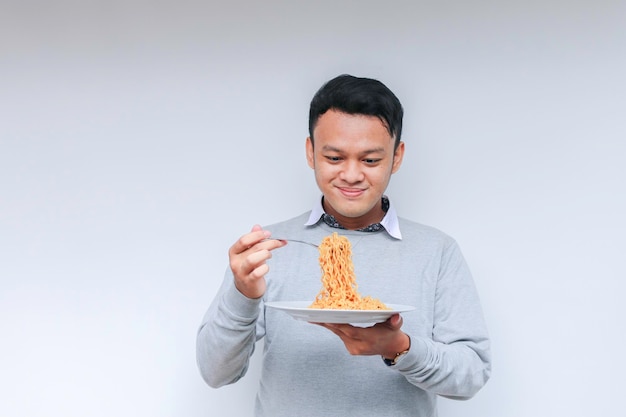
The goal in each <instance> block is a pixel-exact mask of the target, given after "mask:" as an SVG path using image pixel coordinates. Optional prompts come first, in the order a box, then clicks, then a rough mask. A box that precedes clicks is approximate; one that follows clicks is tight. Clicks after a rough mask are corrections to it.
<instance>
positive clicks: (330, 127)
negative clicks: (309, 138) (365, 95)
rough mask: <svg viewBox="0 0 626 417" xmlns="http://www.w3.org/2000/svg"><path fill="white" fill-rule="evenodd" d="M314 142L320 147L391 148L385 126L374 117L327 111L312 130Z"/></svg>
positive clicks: (390, 140)
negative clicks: (340, 144)
mask: <svg viewBox="0 0 626 417" xmlns="http://www.w3.org/2000/svg"><path fill="white" fill-rule="evenodd" d="M313 135H314V141H315V142H316V144H320V145H322V144H323V145H336V144H339V143H343V144H344V145H346V144H351V145H357V144H369V145H368V146H372V145H374V144H375V145H376V146H377V147H386V146H388V145H391V146H393V141H394V140H393V137H392V136H391V135H390V134H389V130H388V129H387V126H386V124H385V123H384V122H383V121H382V120H381V119H380V118H378V117H376V116H368V115H363V114H348V113H343V112H339V111H336V110H329V111H327V112H326V113H324V114H323V115H321V116H320V117H319V119H318V121H317V124H316V125H315V129H314V130H313Z"/></svg>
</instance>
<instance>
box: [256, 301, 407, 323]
mask: <svg viewBox="0 0 626 417" xmlns="http://www.w3.org/2000/svg"><path fill="white" fill-rule="evenodd" d="M311 304H312V301H272V302H267V303H265V306H266V307H269V308H275V309H277V310H281V311H284V312H285V313H287V314H289V315H291V316H292V317H293V318H295V319H297V320H304V321H310V322H312V323H350V324H356V323H381V322H383V321H385V320H387V319H388V318H389V317H391V316H392V315H394V314H396V313H404V312H406V311H411V310H415V307H411V306H405V305H400V304H387V307H389V308H390V309H391V310H334V309H319V308H309V306H310V305H311Z"/></svg>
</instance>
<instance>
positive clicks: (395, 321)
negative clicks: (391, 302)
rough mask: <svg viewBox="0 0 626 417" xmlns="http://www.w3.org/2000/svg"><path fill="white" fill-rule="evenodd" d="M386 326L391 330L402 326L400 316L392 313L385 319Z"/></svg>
mask: <svg viewBox="0 0 626 417" xmlns="http://www.w3.org/2000/svg"><path fill="white" fill-rule="evenodd" d="M387 327H389V328H390V329H392V330H398V329H400V328H401V327H402V316H401V315H400V314H394V315H393V316H391V317H389V318H388V319H387Z"/></svg>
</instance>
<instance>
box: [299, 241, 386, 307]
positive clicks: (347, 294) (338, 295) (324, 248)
mask: <svg viewBox="0 0 626 417" xmlns="http://www.w3.org/2000/svg"><path fill="white" fill-rule="evenodd" d="M319 253H320V257H319V262H320V267H321V269H322V289H321V290H320V292H319V293H318V294H317V296H316V297H315V301H314V302H313V303H312V304H311V305H310V306H309V308H320V309H341V310H389V308H388V307H387V306H386V305H385V304H384V303H382V302H381V301H380V300H378V299H376V298H372V297H370V296H366V297H361V295H360V294H359V292H358V286H357V283H356V276H355V274H354V264H353V263H352V246H351V244H350V241H349V240H348V238H347V237H345V236H339V235H338V234H337V233H336V232H334V233H333V234H332V235H330V236H326V237H325V238H324V239H323V240H322V243H321V244H320V245H319Z"/></svg>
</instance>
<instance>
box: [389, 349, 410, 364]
mask: <svg viewBox="0 0 626 417" xmlns="http://www.w3.org/2000/svg"><path fill="white" fill-rule="evenodd" d="M407 353H409V351H408V350H405V351H404V352H400V353H396V357H395V358H393V359H387V358H385V357H383V362H385V365H387V366H393V365H395V364H396V363H398V360H399V359H400V358H401V357H402V356H404V355H406V354H407Z"/></svg>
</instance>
